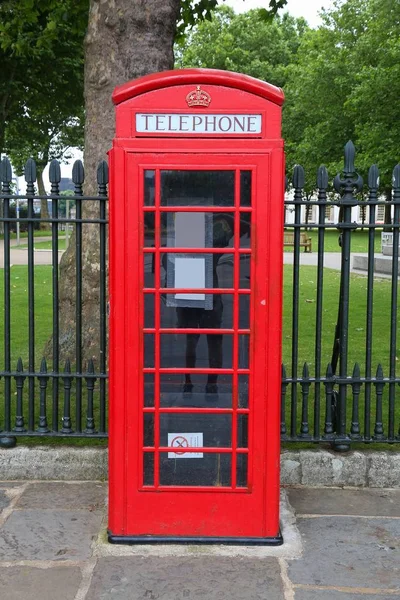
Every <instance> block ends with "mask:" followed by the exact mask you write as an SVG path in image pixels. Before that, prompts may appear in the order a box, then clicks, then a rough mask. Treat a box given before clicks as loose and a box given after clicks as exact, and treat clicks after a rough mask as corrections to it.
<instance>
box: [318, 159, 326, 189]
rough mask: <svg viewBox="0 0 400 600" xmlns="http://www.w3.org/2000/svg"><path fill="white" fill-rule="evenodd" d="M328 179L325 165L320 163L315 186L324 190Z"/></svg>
mask: <svg viewBox="0 0 400 600" xmlns="http://www.w3.org/2000/svg"><path fill="white" fill-rule="evenodd" d="M328 179H329V176H328V169H327V168H326V167H325V165H321V166H320V167H319V169H318V172H317V187H318V188H319V189H320V190H326V188H327V187H328Z"/></svg>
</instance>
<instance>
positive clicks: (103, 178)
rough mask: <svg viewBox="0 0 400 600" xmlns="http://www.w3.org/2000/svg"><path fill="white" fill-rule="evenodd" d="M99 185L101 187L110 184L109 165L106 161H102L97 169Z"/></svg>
mask: <svg viewBox="0 0 400 600" xmlns="http://www.w3.org/2000/svg"><path fill="white" fill-rule="evenodd" d="M97 183H98V184H99V185H107V184H108V164H107V162H106V161H105V160H102V161H100V162H99V166H98V167H97Z"/></svg>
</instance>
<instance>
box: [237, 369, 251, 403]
mask: <svg viewBox="0 0 400 600" xmlns="http://www.w3.org/2000/svg"><path fill="white" fill-rule="evenodd" d="M238 402H239V408H248V407H249V376H248V375H239V400H238Z"/></svg>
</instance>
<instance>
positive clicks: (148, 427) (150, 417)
mask: <svg viewBox="0 0 400 600" xmlns="http://www.w3.org/2000/svg"><path fill="white" fill-rule="evenodd" d="M143 417H144V423H143V446H154V413H144V415H143Z"/></svg>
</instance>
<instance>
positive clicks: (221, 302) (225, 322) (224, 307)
mask: <svg viewBox="0 0 400 600" xmlns="http://www.w3.org/2000/svg"><path fill="white" fill-rule="evenodd" d="M168 296H171V298H172V301H170V302H169V304H167V299H166V298H165V297H164V298H161V301H160V307H161V308H160V313H161V327H168V328H179V329H182V328H186V329H187V328H190V329H191V328H198V327H200V328H206V329H216V328H217V329H232V328H233V294H210V296H211V300H212V308H211V309H210V310H205V309H202V308H184V307H176V306H173V299H174V296H172V294H169V295H168ZM171 304H172V306H171Z"/></svg>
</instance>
